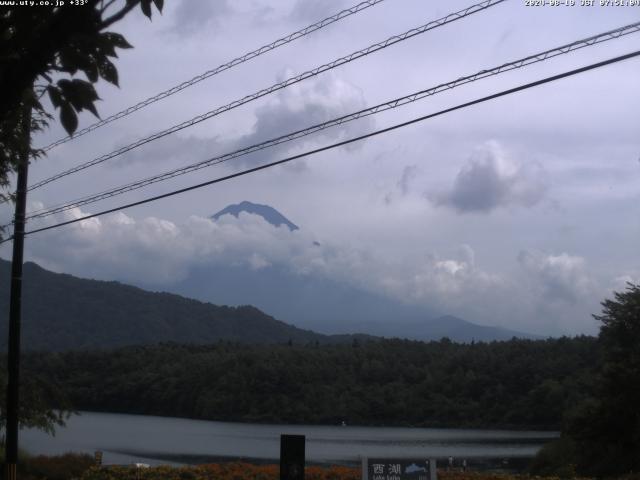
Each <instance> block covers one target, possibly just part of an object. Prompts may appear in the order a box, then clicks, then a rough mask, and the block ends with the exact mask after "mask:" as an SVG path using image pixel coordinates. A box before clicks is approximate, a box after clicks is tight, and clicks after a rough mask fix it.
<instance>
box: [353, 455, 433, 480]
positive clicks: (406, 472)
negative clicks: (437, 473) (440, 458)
mask: <svg viewBox="0 0 640 480" xmlns="http://www.w3.org/2000/svg"><path fill="white" fill-rule="evenodd" d="M432 463H435V462H434V461H433V460H425V459H420V460H416V459H406V458H403V459H374V458H369V459H367V461H366V462H364V463H363V469H364V468H366V473H367V476H366V478H367V479H368V480H432V477H431V475H430V473H431V470H430V469H431V466H432ZM434 467H435V465H434ZM363 473H364V472H363ZM363 477H364V475H363Z"/></svg>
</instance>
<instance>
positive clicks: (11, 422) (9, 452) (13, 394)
mask: <svg viewBox="0 0 640 480" xmlns="http://www.w3.org/2000/svg"><path fill="white" fill-rule="evenodd" d="M30 124H31V109H30V108H25V109H24V118H23V119H22V126H23V132H24V136H25V145H24V146H25V148H24V151H23V152H22V158H20V163H19V165H18V178H17V184H16V209H15V216H14V228H13V258H12V261H11V299H10V302H9V353H8V360H7V368H8V372H7V373H8V383H7V410H6V411H7V426H6V433H7V438H6V445H5V462H6V479H7V480H15V479H16V465H17V464H18V411H19V402H20V397H19V389H20V317H21V306H22V305H21V303H22V257H23V252H24V223H25V222H24V215H25V210H26V206H27V174H28V172H29V148H30Z"/></svg>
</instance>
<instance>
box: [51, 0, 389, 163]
mask: <svg viewBox="0 0 640 480" xmlns="http://www.w3.org/2000/svg"><path fill="white" fill-rule="evenodd" d="M383 1H384V0H367V1H365V2H361V3H359V4H357V5H354V6H353V7H349V8H346V9H344V10H341V11H340V12H338V13H336V14H334V15H331V16H330V17H327V18H325V19H323V20H320V21H319V22H316V23H314V24H312V25H309V26H307V27H305V28H303V29H301V30H298V31H296V32H293V33H290V34H289V35H286V36H284V37H282V38H279V39H278V40H275V41H273V42H271V43H269V44H267V45H263V46H262V47H260V48H257V49H256V50H253V51H251V52H249V53H245V54H244V55H242V56H240V57H238V58H234V59H233V60H231V61H229V62H227V63H223V64H222V65H218V66H217V67H215V68H213V69H211V70H207V71H206V72H204V73H202V74H200V75H197V76H195V77H193V78H192V79H190V80H187V81H185V82H182V83H181V84H179V85H176V86H174V87H171V88H169V89H168V90H165V91H163V92H160V93H158V94H157V95H154V96H153V97H149V98H147V99H145V100H142V101H141V102H138V103H136V104H135V105H133V106H131V107H128V108H126V109H124V110H122V111H120V112H118V113H115V114H113V115H111V116H109V117H107V118H105V119H104V120H100V121H98V122H96V123H94V124H92V125H89V126H88V127H86V128H83V129H82V130H79V131H77V132H75V133H74V134H73V136H67V137H63V138H60V139H59V140H56V141H55V142H53V143H51V144H49V145H47V146H46V147H43V148H42V150H44V151H45V152H47V151H49V150H51V149H52V148H54V147H57V146H58V145H62V144H63V143H66V142H69V141H71V140H73V139H76V138H78V137H81V136H82V135H85V134H87V133H89V132H91V131H93V130H96V129H98V128H100V127H102V126H104V125H107V124H108V123H111V122H114V121H116V120H118V119H120V118H123V117H126V116H127V115H130V114H132V113H133V112H136V111H138V110H141V109H142V108H145V107H147V106H148V105H151V104H152V103H155V102H157V101H160V100H162V99H164V98H167V97H170V96H171V95H174V94H176V93H178V92H180V91H182V90H184V89H185V88H188V87H190V86H192V85H195V84H196V83H199V82H201V81H203V80H206V79H207V78H210V77H213V76H214V75H217V74H218V73H221V72H224V71H225V70H229V69H230V68H233V67H235V66H238V65H240V64H242V63H244V62H247V61H249V60H251V59H253V58H256V57H259V56H260V55H262V54H264V53H267V52H270V51H272V50H275V49H276V48H279V47H281V46H283V45H286V44H288V43H291V42H293V41H294V40H298V39H299V38H302V37H305V36H307V35H309V34H311V33H313V32H315V31H317V30H320V29H322V28H324V27H326V26H329V25H331V24H333V23H335V22H338V21H340V20H342V19H343V18H347V17H349V16H351V15H353V14H355V13H358V12H361V11H362V10H365V9H367V8H369V7H372V6H374V5H377V4H378V3H381V2H383Z"/></svg>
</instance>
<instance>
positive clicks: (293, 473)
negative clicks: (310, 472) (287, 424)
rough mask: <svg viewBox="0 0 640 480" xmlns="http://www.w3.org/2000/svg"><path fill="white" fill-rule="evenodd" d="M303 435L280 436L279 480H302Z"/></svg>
mask: <svg viewBox="0 0 640 480" xmlns="http://www.w3.org/2000/svg"><path fill="white" fill-rule="evenodd" d="M304 445H305V437H304V435H280V480H304V463H305V455H304V453H305V452H304Z"/></svg>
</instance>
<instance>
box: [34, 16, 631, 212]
mask: <svg viewBox="0 0 640 480" xmlns="http://www.w3.org/2000/svg"><path fill="white" fill-rule="evenodd" d="M639 31H640V22H636V23H632V24H630V25H626V26H623V27H619V28H616V29H614V30H609V31H606V32H603V33H599V34H597V35H592V36H590V37H587V38H584V39H582V40H577V41H575V42H571V43H569V44H565V45H562V46H560V47H556V48H553V49H549V50H545V51H543V52H540V53H536V54H534V55H529V56H527V57H524V58H521V59H518V60H515V61H511V62H508V63H503V64H501V65H499V66H497V67H493V68H489V69H485V70H481V71H479V72H477V73H474V74H472V75H467V76H464V77H460V78H457V79H456V80H453V81H450V82H447V83H441V84H439V85H436V86H435V87H430V88H428V89H424V90H420V91H419V92H415V93H412V94H410V95H405V96H403V97H399V98H395V99H393V100H389V101H387V102H385V103H380V104H378V105H375V106H373V107H368V108H365V109H362V110H359V111H357V112H353V113H350V114H348V115H343V116H341V117H338V118H334V119H332V120H328V121H326V122H323V123H319V124H316V125H312V126H310V127H307V128H304V129H301V130H297V131H295V132H291V133H287V134H286V135H281V136H279V137H276V138H272V139H270V140H266V141H264V142H260V143H257V144H253V145H250V146H247V147H244V148H241V149H238V150H235V151H232V152H229V153H225V154H223V155H217V156H215V157H212V158H209V159H207V160H203V161H200V162H198V163H194V164H191V165H187V166H184V167H180V168H176V169H174V170H170V171H167V172H164V173H161V174H158V175H154V176H151V177H148V178H145V179H141V180H137V181H135V182H131V183H128V184H126V185H122V186H119V187H116V188H113V189H110V190H106V191H103V192H100V193H97V194H92V195H89V196H85V197H82V198H79V199H76V200H73V201H68V202H65V203H62V204H60V205H57V206H54V207H50V208H48V209H41V210H37V211H34V212H31V213H30V214H29V215H28V216H27V217H26V218H27V219H28V220H29V219H35V218H43V217H47V216H50V215H53V214H56V213H60V212H63V211H66V210H70V209H72V208H77V207H82V206H84V205H88V204H92V203H95V202H98V201H100V200H104V199H107V198H111V197H114V196H116V195H121V194H124V193H126V192H130V191H133V190H137V189H139V188H143V187H146V186H148V185H152V184H154V183H158V182H161V181H165V180H168V179H171V178H174V177H177V176H180V175H185V174H187V173H191V172H194V171H197V170H200V169H203V168H207V167H210V166H213V165H217V164H220V163H223V162H227V161H229V160H232V159H235V158H238V157H242V156H245V155H248V154H251V153H254V152H258V151H260V150H264V149H266V148H269V147H273V146H276V145H280V144H283V143H286V142H290V141H292V140H296V139H299V138H302V137H305V136H307V135H311V134H313V133H317V132H320V131H322V130H325V129H327V128H330V127H334V126H338V125H343V124H345V123H347V122H351V121H353V120H357V119H359V118H363V117H367V116H370V115H374V114H377V113H380V112H383V111H386V110H391V109H394V108H398V107H400V106H403V105H407V104H409V103H412V102H415V101H417V100H421V99H423V98H426V97H429V96H432V95H435V94H437V93H440V92H443V91H447V90H451V89H453V88H456V87H458V86H461V85H465V84H468V83H471V82H474V81H476V80H480V79H483V78H487V77H491V76H495V75H499V74H501V73H504V72H508V71H511V70H515V69H518V68H522V67H525V66H528V65H532V64H535V63H539V62H543V61H545V60H548V59H550V58H554V57H557V56H558V55H563V54H567V53H570V52H573V51H575V50H579V49H582V48H584V47H588V46H591V45H596V44H599V43H602V42H606V41H608V40H612V39H614V38H619V37H621V36H623V35H628V34H630V33H635V32H639Z"/></svg>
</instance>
